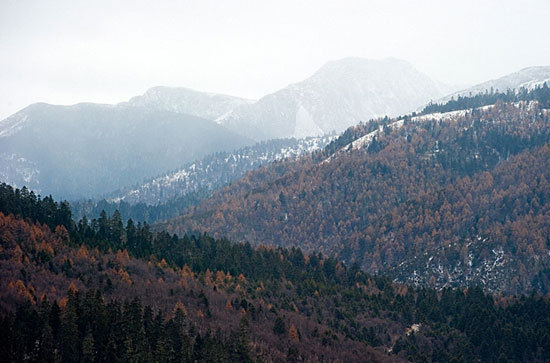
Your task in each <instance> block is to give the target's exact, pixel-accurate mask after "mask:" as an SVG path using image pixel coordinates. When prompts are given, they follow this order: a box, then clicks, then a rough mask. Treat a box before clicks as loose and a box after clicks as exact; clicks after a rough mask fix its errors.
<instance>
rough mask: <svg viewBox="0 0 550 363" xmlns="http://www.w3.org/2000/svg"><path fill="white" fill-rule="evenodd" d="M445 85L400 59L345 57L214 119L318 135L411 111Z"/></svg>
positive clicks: (267, 133) (260, 135)
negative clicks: (307, 76) (361, 122)
mask: <svg viewBox="0 0 550 363" xmlns="http://www.w3.org/2000/svg"><path fill="white" fill-rule="evenodd" d="M448 91H449V88H448V87H445V86H443V85H441V84H439V83H437V82H434V81H433V80H431V79H430V78H428V77H427V76H426V75H424V74H422V73H420V72H419V71H417V70H416V69H414V68H413V67H412V66H411V65H410V64H409V63H407V62H405V61H402V60H397V59H383V60H369V59H362V58H345V59H342V60H338V61H333V62H329V63H327V64H325V65H324V66H323V67H321V69H319V70H318V71H317V72H316V73H315V74H313V75H312V76H311V77H309V78H307V79H306V80H304V81H301V82H299V83H295V84H292V85H289V86H288V87H286V88H284V89H282V90H280V91H277V92H275V93H273V94H270V95H267V96H264V97H262V98H261V99H260V100H258V101H257V102H255V103H252V104H245V105H241V106H239V107H237V108H235V109H234V110H233V111H232V112H230V113H228V114H227V115H225V116H223V117H221V118H220V119H219V120H218V121H219V122H220V123H221V124H222V125H224V126H226V127H228V128H230V129H232V130H234V131H235V132H241V133H243V134H245V135H246V136H248V137H251V138H253V139H256V140H265V139H272V138H283V137H304V136H317V135H322V134H325V133H330V132H332V131H336V132H341V131H343V130H345V129H346V128H347V127H349V126H351V125H355V124H357V123H359V122H360V121H367V120H369V119H371V118H376V117H383V116H386V115H387V116H397V115H401V114H406V113H409V112H412V111H414V110H416V109H417V108H419V107H421V106H423V105H425V104H427V103H428V102H429V101H430V100H434V99H437V98H439V97H441V96H442V95H444V94H446V93H448Z"/></svg>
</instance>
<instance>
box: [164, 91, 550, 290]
mask: <svg viewBox="0 0 550 363" xmlns="http://www.w3.org/2000/svg"><path fill="white" fill-rule="evenodd" d="M548 116H549V114H548V110H544V109H541V108H540V104H539V103H538V102H537V101H532V102H524V101H522V102H518V103H502V102H497V104H495V105H494V106H486V107H483V108H479V109H474V110H462V111H453V112H449V113H447V114H433V115H422V116H417V117H406V118H404V119H400V120H395V119H385V120H381V121H379V122H369V123H367V124H361V125H358V126H356V127H354V128H352V129H350V130H348V131H346V133H344V134H343V135H342V137H341V138H340V139H338V140H335V141H334V142H333V143H332V144H330V145H328V146H327V148H326V150H325V152H322V153H318V154H317V155H314V156H313V157H305V158H302V159H300V160H298V161H295V162H287V163H281V164H274V165H271V166H269V167H267V168H262V169H259V170H257V171H255V172H252V173H250V174H248V175H247V176H246V177H245V178H243V179H242V180H241V181H239V182H237V183H234V184H232V185H231V186H230V187H227V188H225V189H223V190H221V191H219V192H217V193H215V194H214V196H213V197H212V198H210V199H209V200H205V201H203V202H202V203H200V204H199V205H198V206H196V207H191V208H190V209H189V210H188V211H187V213H185V214H184V215H182V216H181V217H179V218H177V219H174V220H172V221H170V222H168V223H165V224H163V225H162V226H159V227H160V228H165V229H167V230H169V231H172V232H177V233H183V232H185V231H195V230H206V231H207V232H209V233H212V234H214V235H215V236H227V237H229V238H231V239H234V240H243V241H249V242H250V243H252V244H260V243H272V244H276V245H282V246H300V247H301V248H303V249H304V250H306V251H321V252H324V253H327V254H333V255H335V256H338V257H339V258H341V259H343V260H344V261H347V262H348V263H351V262H353V261H355V262H358V263H359V264H360V266H361V267H362V268H364V269H365V270H366V271H369V272H372V273H374V272H382V273H389V274H391V276H393V277H394V278H395V279H397V280H398V281H405V280H407V281H410V282H414V283H421V284H424V285H428V284H429V285H431V286H434V287H438V288H442V287H445V286H463V285H468V284H472V283H475V284H479V285H481V286H483V287H484V288H486V289H488V290H491V291H502V292H507V293H515V292H519V291H522V292H529V291H531V290H533V289H534V290H538V291H540V292H546V291H549V286H548V277H547V274H548V271H549V270H548V266H549V263H550V261H549V257H548V256H550V254H549V253H548V252H549V248H550V246H548V244H547V241H548V240H549V238H550V229H549V228H548V218H549V210H548V203H547V200H548V197H549V195H548V193H549V190H550V188H549V187H548V182H547V181H548V180H550V175H549V174H548V173H549V171H548V168H546V165H548V160H550V154H549V152H550V151H549V146H548V142H549V138H550V131H549V130H550V128H549V119H548ZM415 258H416V260H415ZM411 273H412V275H413V277H410V274H411ZM411 279H412V280H411Z"/></svg>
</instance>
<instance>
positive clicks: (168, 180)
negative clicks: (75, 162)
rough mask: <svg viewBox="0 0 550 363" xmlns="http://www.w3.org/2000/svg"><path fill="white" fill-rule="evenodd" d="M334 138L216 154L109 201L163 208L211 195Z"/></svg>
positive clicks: (263, 144) (278, 142) (282, 142)
mask: <svg viewBox="0 0 550 363" xmlns="http://www.w3.org/2000/svg"><path fill="white" fill-rule="evenodd" d="M333 138H334V137H333V136H323V137H310V138H304V139H278V140H269V141H264V142H260V143H257V144H254V145H252V146H246V147H244V148H241V149H238V150H235V151H233V152H220V153H216V154H212V155H208V156H206V157H205V158H203V159H200V160H197V161H194V162H191V163H188V164H187V165H185V166H184V167H183V168H182V169H180V170H177V171H174V172H172V173H169V174H166V175H164V176H161V177H157V178H154V179H152V180H150V181H148V182H146V183H144V184H142V185H139V186H138V187H137V188H129V189H128V190H123V191H120V192H116V193H113V194H112V196H111V197H110V198H109V201H113V202H119V201H122V200H123V201H125V202H127V203H130V204H136V203H145V204H149V205H156V204H163V203H166V202H169V201H170V200H172V199H174V198H179V197H183V196H185V195H186V194H189V193H192V192H196V191H198V190H207V191H212V190H216V189H218V188H220V187H222V186H224V185H227V184H229V183H231V182H232V181H234V180H237V179H239V178H240V177H242V176H244V175H245V174H246V173H247V172H248V171H250V170H254V169H257V168H259V167H260V166H263V165H266V164H269V163H271V162H274V161H278V160H283V159H286V158H296V157H299V156H301V155H303V154H306V153H311V152H313V151H317V150H320V149H322V148H324V147H325V146H326V145H327V144H328V143H329V142H330V141H331V140H332V139H333Z"/></svg>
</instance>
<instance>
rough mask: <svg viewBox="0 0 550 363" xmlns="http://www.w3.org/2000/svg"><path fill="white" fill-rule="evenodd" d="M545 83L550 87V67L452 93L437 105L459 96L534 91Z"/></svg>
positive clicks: (501, 78)
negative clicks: (524, 89)
mask: <svg viewBox="0 0 550 363" xmlns="http://www.w3.org/2000/svg"><path fill="white" fill-rule="evenodd" d="M545 82H546V83H548V84H549V85H550V66H539V67H528V68H524V69H522V70H519V71H517V72H514V73H510V74H508V75H505V76H503V77H500V78H497V79H493V80H490V81H487V82H483V83H480V84H478V85H475V86H472V87H470V88H466V89H464V90H462V91H458V92H455V93H452V94H450V95H448V96H446V97H443V98H441V99H439V100H437V101H436V103H445V102H447V101H449V100H450V99H452V98H458V97H459V96H463V97H464V96H466V97H467V96H475V95H477V94H481V93H485V92H491V91H494V92H497V91H498V92H506V91H508V90H519V89H521V88H526V89H533V88H534V87H536V86H541V85H542V84H544V83H545Z"/></svg>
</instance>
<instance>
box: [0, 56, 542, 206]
mask: <svg viewBox="0 0 550 363" xmlns="http://www.w3.org/2000/svg"><path fill="white" fill-rule="evenodd" d="M548 79H550V67H532V68H526V69H524V70H521V71H519V72H516V73H513V74H511V75H508V76H505V77H502V78H499V79H497V80H494V81H489V82H485V83H482V84H480V85H478V86H474V87H472V88H470V89H466V90H463V91H460V92H458V93H454V94H452V95H451V96H448V97H446V98H441V96H443V95H445V94H448V93H449V92H450V91H451V88H450V87H448V86H445V85H442V84H440V83H438V82H435V81H433V80H431V79H430V78H429V77H427V76H426V75H424V74H422V73H420V72H418V71H417V70H415V69H414V68H413V67H412V66H411V65H410V64H409V63H407V62H405V61H401V60H397V59H392V58H389V59H383V60H368V59H362V58H345V59H341V60H337V61H333V62H329V63H327V64H325V65H324V66H323V67H321V69H319V70H318V71H317V72H315V74H313V75H312V76H311V77H309V78H307V79H305V80H303V81H301V82H298V83H295V84H292V85H289V86H288V87H285V88H284V89H282V90H279V91H277V92H275V93H273V94H270V95H266V96H264V97H262V98H261V99H260V100H258V101H252V100H247V99H243V98H238V97H233V96H227V95H219V94H213V93H205V92H199V91H194V90H190V89H187V88H171V87H154V88H151V89H149V90H148V91H147V92H145V94H143V95H141V96H136V97H133V98H132V99H130V100H129V101H128V102H124V103H121V104H118V105H97V104H79V105H74V106H55V105H47V104H34V105H31V106H29V107H27V108H25V109H23V110H21V111H19V112H18V113H16V114H14V115H12V116H10V117H8V118H7V119H5V120H3V121H0V140H1V141H2V142H0V180H2V181H6V182H8V183H11V184H13V185H15V186H22V185H26V186H28V187H30V188H32V189H34V190H37V191H39V192H41V193H44V194H50V193H53V194H54V195H55V196H56V197H66V198H70V199H77V198H95V197H98V196H99V195H105V193H109V192H111V191H113V190H117V189H121V188H128V187H129V186H131V185H134V186H138V185H139V184H140V183H141V182H142V181H143V180H144V179H145V180H146V179H150V178H153V177H155V176H156V175H160V174H162V173H165V172H166V171H167V170H177V169H178V168H181V167H182V166H183V165H185V164H186V163H188V162H192V161H195V160H198V159H200V158H202V157H204V156H206V155H209V154H211V153H215V152H219V151H232V150H235V149H237V148H240V147H243V146H248V145H252V144H253V143H254V141H255V140H269V139H274V138H288V137H295V138H302V137H307V136H320V135H325V134H327V133H330V132H332V131H336V132H341V131H343V130H344V129H346V128H347V127H349V126H351V125H355V124H357V123H359V122H361V121H368V120H369V119H372V118H376V117H382V116H389V117H392V116H397V115H401V114H406V113H409V112H411V111H414V110H418V109H419V108H420V107H422V106H424V105H425V104H427V103H428V102H430V101H432V100H439V101H441V102H444V101H445V100H446V99H449V98H450V97H452V96H457V95H459V94H460V95H467V94H470V93H476V92H477V93H479V92H484V91H485V90H489V89H491V88H492V89H495V90H496V89H498V90H504V89H507V88H519V87H533V86H535V85H537V84H541V83H542V82H544V81H547V80H548ZM168 195H170V193H168Z"/></svg>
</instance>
